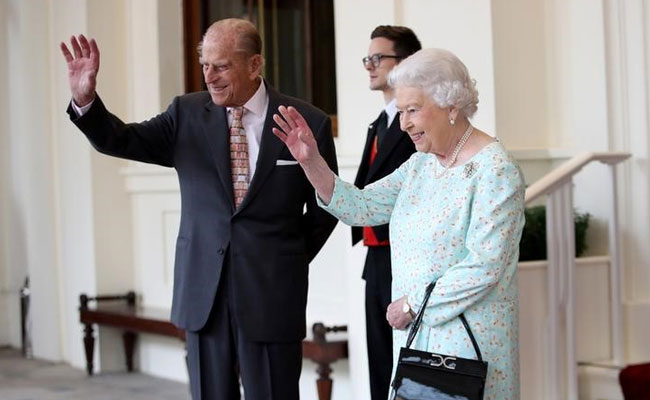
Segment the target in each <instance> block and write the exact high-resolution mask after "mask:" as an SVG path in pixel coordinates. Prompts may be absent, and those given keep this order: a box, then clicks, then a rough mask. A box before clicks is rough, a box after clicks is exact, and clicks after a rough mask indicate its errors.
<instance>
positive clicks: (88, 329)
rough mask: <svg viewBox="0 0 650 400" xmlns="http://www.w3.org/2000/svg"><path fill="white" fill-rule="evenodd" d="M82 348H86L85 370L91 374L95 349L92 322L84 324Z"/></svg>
mask: <svg viewBox="0 0 650 400" xmlns="http://www.w3.org/2000/svg"><path fill="white" fill-rule="evenodd" d="M84 349H85V350H86V372H87V373H88V375H92V374H93V352H94V349H95V338H94V336H93V326H92V324H84Z"/></svg>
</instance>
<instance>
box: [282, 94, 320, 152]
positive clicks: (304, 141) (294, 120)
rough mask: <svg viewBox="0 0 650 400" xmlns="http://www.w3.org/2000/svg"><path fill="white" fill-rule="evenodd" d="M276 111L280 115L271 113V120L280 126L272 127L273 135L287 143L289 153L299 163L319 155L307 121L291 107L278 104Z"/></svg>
mask: <svg viewBox="0 0 650 400" xmlns="http://www.w3.org/2000/svg"><path fill="white" fill-rule="evenodd" d="M278 111H279V112H280V114H281V116H280V115H278V114H274V115H273V120H274V121H275V123H276V124H278V126H279V127H280V129H278V128H273V133H274V134H275V136H277V137H278V138H279V139H280V140H282V142H284V144H285V145H287V148H288V149H289V151H290V152H291V155H292V156H293V158H295V159H296V161H298V162H299V163H301V164H306V163H309V162H310V161H313V160H315V159H316V158H317V157H318V155H319V152H318V143H316V139H315V138H314V134H313V132H312V131H311V129H310V128H309V125H307V121H305V119H304V118H303V117H302V115H300V113H299V112H298V110H296V109H295V108H293V107H289V108H287V107H285V106H280V107H279V108H278Z"/></svg>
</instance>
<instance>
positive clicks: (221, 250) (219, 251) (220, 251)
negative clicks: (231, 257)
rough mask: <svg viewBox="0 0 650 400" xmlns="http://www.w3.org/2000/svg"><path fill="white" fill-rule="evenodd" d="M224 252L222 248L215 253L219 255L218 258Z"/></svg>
mask: <svg viewBox="0 0 650 400" xmlns="http://www.w3.org/2000/svg"><path fill="white" fill-rule="evenodd" d="M225 252H226V251H225V250H224V249H223V248H221V249H219V250H217V253H219V255H220V256H222V255H223V253H225Z"/></svg>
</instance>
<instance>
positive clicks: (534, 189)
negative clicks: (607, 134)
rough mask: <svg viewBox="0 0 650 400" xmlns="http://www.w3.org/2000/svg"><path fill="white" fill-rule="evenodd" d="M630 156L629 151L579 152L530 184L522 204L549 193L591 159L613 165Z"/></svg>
mask: <svg viewBox="0 0 650 400" xmlns="http://www.w3.org/2000/svg"><path fill="white" fill-rule="evenodd" d="M630 156H631V154H630V153H625V152H617V151H610V152H585V153H582V154H579V155H577V156H575V157H573V158H571V159H570V160H569V161H567V162H565V163H564V164H562V165H560V166H559V167H557V168H555V169H554V170H553V171H551V172H549V173H548V174H546V175H544V176H543V177H542V178H541V179H539V180H538V181H537V182H535V183H533V184H532V185H530V186H529V187H528V188H527V189H526V197H525V199H524V204H526V205H528V204H530V203H531V202H532V201H534V200H535V199H537V198H539V197H540V196H543V195H545V194H548V193H550V192H551V191H553V189H554V188H555V187H556V186H558V185H561V184H562V183H564V181H565V180H567V179H569V178H570V177H571V176H573V175H575V174H576V173H577V172H578V171H580V170H581V169H582V167H584V166H585V165H587V164H589V163H590V162H592V161H600V162H602V163H605V164H610V165H613V164H618V163H620V162H621V161H625V160H627V159H628V158H630Z"/></svg>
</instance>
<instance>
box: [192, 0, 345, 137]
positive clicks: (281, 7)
mask: <svg viewBox="0 0 650 400" xmlns="http://www.w3.org/2000/svg"><path fill="white" fill-rule="evenodd" d="M183 7H184V9H183V14H184V25H185V27H184V31H185V32H184V33H185V38H184V46H185V71H186V72H185V87H186V90H187V91H188V92H192V91H198V90H205V86H204V83H203V75H202V73H201V68H200V66H199V63H198V56H197V53H196V46H197V44H198V43H199V41H200V40H201V37H202V35H203V33H204V32H205V31H206V29H207V28H208V27H209V26H210V24H211V23H212V22H214V21H217V20H220V19H223V18H231V17H235V18H244V19H248V20H250V21H252V22H253V23H254V24H255V26H257V29H258V31H259V32H260V36H261V37H262V46H263V48H262V53H263V56H264V59H265V67H264V71H263V75H264V78H265V79H266V80H267V81H268V82H269V83H270V84H271V85H272V86H273V87H275V88H276V89H278V90H279V91H281V92H282V93H284V94H287V95H290V96H294V97H298V98H301V99H303V100H306V101H308V102H309V103H312V104H314V105H315V106H316V107H318V108H320V109H322V110H323V111H325V112H326V113H328V114H330V116H332V121H333V125H334V132H336V128H335V126H336V118H335V115H336V68H335V65H336V64H335V53H334V4H333V0H183Z"/></svg>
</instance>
